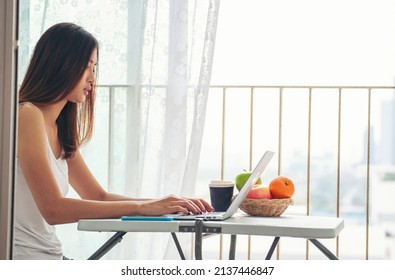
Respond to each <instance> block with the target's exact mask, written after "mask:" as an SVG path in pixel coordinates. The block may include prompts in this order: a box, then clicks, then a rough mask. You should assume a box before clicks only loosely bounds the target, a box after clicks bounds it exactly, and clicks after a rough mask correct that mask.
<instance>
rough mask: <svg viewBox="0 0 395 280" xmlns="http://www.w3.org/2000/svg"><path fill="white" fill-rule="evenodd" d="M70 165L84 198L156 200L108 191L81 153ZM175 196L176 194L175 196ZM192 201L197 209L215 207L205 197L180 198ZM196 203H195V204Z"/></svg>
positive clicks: (78, 188) (76, 186) (74, 184)
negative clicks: (94, 174)
mask: <svg viewBox="0 0 395 280" xmlns="http://www.w3.org/2000/svg"><path fill="white" fill-rule="evenodd" d="M67 162H68V166H69V181H70V184H71V185H72V186H73V188H74V189H75V190H76V192H77V193H78V194H79V195H80V196H81V198H83V199H89V200H99V201H155V200H153V199H147V198H132V197H127V196H123V195H118V194H113V193H109V192H106V191H105V190H104V189H103V188H102V186H101V185H100V184H99V182H98V181H97V180H96V178H95V177H94V176H93V174H92V173H91V171H90V170H89V168H88V166H87V165H86V163H85V161H84V159H83V157H82V155H81V153H80V152H79V151H77V152H76V154H75V156H74V157H73V158H71V159H68V160H67ZM173 197H174V196H173ZM180 199H185V200H186V201H189V202H191V204H192V206H195V205H196V206H198V209H196V211H198V212H205V211H213V210H214V209H213V208H212V207H211V205H209V204H208V203H207V202H206V201H204V200H203V199H197V198H193V199H190V198H180ZM194 204H195V205H194Z"/></svg>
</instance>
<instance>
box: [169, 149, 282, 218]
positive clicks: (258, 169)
mask: <svg viewBox="0 0 395 280" xmlns="http://www.w3.org/2000/svg"><path fill="white" fill-rule="evenodd" d="M273 155H274V152H272V151H266V152H265V153H264V155H263V156H262V158H261V159H260V161H259V162H258V164H257V165H256V166H255V168H254V170H253V171H252V173H251V176H250V177H249V178H248V180H247V181H246V182H245V184H244V186H243V188H242V189H241V190H240V192H239V193H238V195H237V196H236V198H235V199H234V200H233V202H232V203H231V205H230V206H229V208H228V210H226V212H208V213H204V214H199V215H183V214H177V215H169V216H171V217H173V219H174V220H196V219H202V220H206V221H223V220H225V219H228V218H230V217H232V216H233V215H234V214H235V213H236V211H237V209H238V208H239V206H240V204H241V203H242V202H243V200H244V198H245V197H246V196H247V194H248V193H249V191H250V190H251V189H252V187H253V186H254V185H255V183H256V181H257V180H258V178H259V177H260V176H261V174H262V173H263V171H264V170H265V169H266V167H267V166H268V164H269V162H270V160H271V159H272V158H273Z"/></svg>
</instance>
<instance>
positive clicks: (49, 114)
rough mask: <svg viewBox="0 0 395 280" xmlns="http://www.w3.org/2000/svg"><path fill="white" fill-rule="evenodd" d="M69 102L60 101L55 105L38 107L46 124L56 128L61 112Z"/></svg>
mask: <svg viewBox="0 0 395 280" xmlns="http://www.w3.org/2000/svg"><path fill="white" fill-rule="evenodd" d="M66 103H67V101H60V102H57V103H54V104H45V105H36V106H37V107H38V108H39V109H40V110H41V112H42V113H43V116H44V120H45V122H46V124H47V125H48V126H50V127H56V120H57V119H58V117H59V115H60V112H61V111H62V109H63V107H64V106H65V105H66Z"/></svg>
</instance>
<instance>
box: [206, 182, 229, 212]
mask: <svg viewBox="0 0 395 280" xmlns="http://www.w3.org/2000/svg"><path fill="white" fill-rule="evenodd" d="M209 187H210V199H211V206H213V208H214V209H215V211H219V212H224V211H226V210H228V208H229V206H230V204H231V203H232V196H233V189H234V183H233V182H231V181H211V182H210V184H209Z"/></svg>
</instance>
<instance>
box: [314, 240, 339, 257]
mask: <svg viewBox="0 0 395 280" xmlns="http://www.w3.org/2000/svg"><path fill="white" fill-rule="evenodd" d="M309 240H310V241H311V243H313V244H314V245H315V246H316V247H317V248H318V249H319V250H320V251H321V252H322V253H323V254H324V255H325V256H327V257H328V259H330V260H338V258H337V257H336V256H335V255H334V254H333V253H332V252H331V251H329V250H328V249H327V248H326V247H325V246H324V245H322V244H321V243H320V242H319V241H318V240H317V239H309Z"/></svg>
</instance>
